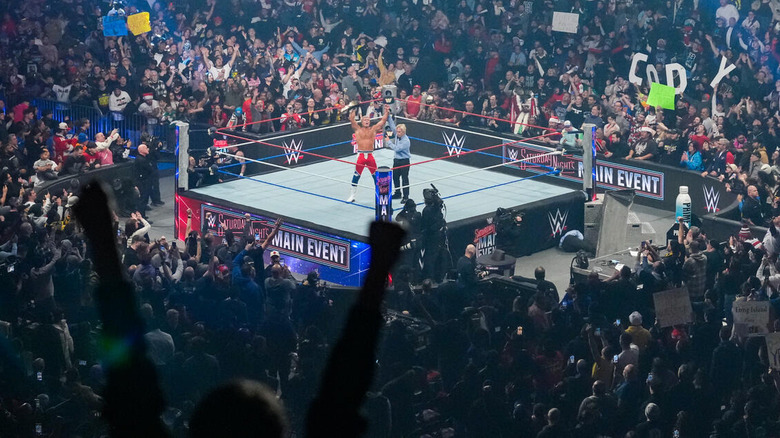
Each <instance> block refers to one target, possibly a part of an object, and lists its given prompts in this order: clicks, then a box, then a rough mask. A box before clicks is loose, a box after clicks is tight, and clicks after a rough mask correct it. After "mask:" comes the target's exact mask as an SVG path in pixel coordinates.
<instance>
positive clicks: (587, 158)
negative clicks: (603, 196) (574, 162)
mask: <svg viewBox="0 0 780 438" xmlns="http://www.w3.org/2000/svg"><path fill="white" fill-rule="evenodd" d="M582 130H583V131H584V134H585V135H584V137H585V138H583V139H582V149H583V150H582V189H583V190H584V191H585V192H586V193H587V194H588V199H590V200H591V201H595V200H596V125H594V124H592V123H586V124H584V125H582ZM588 149H590V151H589V150H588ZM586 175H590V178H588V177H587V176H586Z"/></svg>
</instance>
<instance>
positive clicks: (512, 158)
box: [506, 149, 517, 162]
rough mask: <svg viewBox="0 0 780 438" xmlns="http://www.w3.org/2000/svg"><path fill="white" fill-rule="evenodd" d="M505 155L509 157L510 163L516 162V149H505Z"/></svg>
mask: <svg viewBox="0 0 780 438" xmlns="http://www.w3.org/2000/svg"><path fill="white" fill-rule="evenodd" d="M506 153H507V155H509V161H510V162H514V161H517V149H507V151H506Z"/></svg>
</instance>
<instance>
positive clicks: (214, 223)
mask: <svg viewBox="0 0 780 438" xmlns="http://www.w3.org/2000/svg"><path fill="white" fill-rule="evenodd" d="M206 222H208V224H209V225H208V228H215V227H216V226H217V217H216V216H214V215H213V214H209V215H207V216H206Z"/></svg>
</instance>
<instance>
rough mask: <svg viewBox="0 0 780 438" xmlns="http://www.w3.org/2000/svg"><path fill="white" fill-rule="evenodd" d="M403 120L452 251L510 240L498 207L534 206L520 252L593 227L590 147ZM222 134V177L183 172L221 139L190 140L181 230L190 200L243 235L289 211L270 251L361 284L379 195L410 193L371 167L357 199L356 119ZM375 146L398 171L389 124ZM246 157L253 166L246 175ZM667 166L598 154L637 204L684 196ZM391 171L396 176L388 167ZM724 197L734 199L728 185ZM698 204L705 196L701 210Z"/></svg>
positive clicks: (418, 185)
mask: <svg viewBox="0 0 780 438" xmlns="http://www.w3.org/2000/svg"><path fill="white" fill-rule="evenodd" d="M397 123H405V124H406V127H407V135H408V136H409V138H410V141H411V152H412V157H411V160H410V164H409V165H408V166H409V179H410V184H409V190H410V195H409V196H410V198H411V199H413V200H414V201H415V202H416V203H417V204H418V211H422V209H423V196H422V191H423V189H425V188H430V187H431V184H433V185H435V186H436V188H437V189H438V190H439V192H440V196H441V198H442V199H443V200H444V203H445V205H446V220H447V225H448V228H447V236H448V240H449V249H450V251H451V254H452V255H453V257H455V258H456V257H458V256H459V255H460V254H461V253H462V251H463V249H464V248H465V246H466V245H467V244H469V243H474V244H476V245H477V250H478V255H482V254H489V253H491V252H492V251H493V250H494V249H495V248H496V246H497V243H498V244H499V245H500V243H501V242H497V241H496V240H497V239H499V238H500V236H499V234H498V233H497V232H496V224H494V223H493V217H494V216H495V212H496V209H497V208H499V207H502V208H507V209H514V210H517V211H522V212H523V213H524V216H523V223H522V226H521V233H522V242H520V245H519V246H520V247H521V249H520V253H521V254H519V255H527V254H531V253H534V252H537V251H540V250H543V249H547V248H550V247H553V246H555V245H557V243H558V241H559V239H560V237H561V236H562V235H563V234H565V233H566V232H568V231H570V230H572V229H577V230H582V229H583V221H584V208H583V205H584V202H585V200H586V199H585V198H586V196H585V194H584V193H583V192H582V190H581V188H582V158H581V157H578V156H575V155H566V154H562V153H561V152H557V151H555V150H554V149H550V148H547V147H543V146H539V145H537V144H533V143H531V142H528V141H527V140H519V139H518V138H517V137H509V136H507V137H502V136H500V135H498V134H496V133H489V132H482V131H480V132H474V131H466V130H462V129H459V128H456V127H451V126H442V125H437V124H434V123H428V122H420V121H416V120H407V119H404V118H401V117H398V118H397ZM249 130H250V131H251V128H250V129H249ZM215 137H216V138H217V139H218V141H220V143H218V145H219V147H218V149H217V153H218V154H219V156H220V159H219V160H215V161H217V162H216V163H215V164H216V166H212V167H211V171H212V172H214V173H215V177H214V178H213V179H220V180H221V182H216V183H213V184H210V185H204V186H200V187H192V186H191V184H192V181H184V173H185V172H186V171H185V169H186V168H185V166H186V163H187V161H186V159H187V158H188V156H189V155H192V156H194V157H198V156H199V155H201V154H203V153H204V152H205V151H206V150H207V149H208V148H209V147H210V146H213V144H212V143H211V141H212V140H207V141H204V140H199V141H197V142H193V143H191V144H190V145H189V149H188V151H181V150H180V151H179V152H180V159H179V171H178V172H177V175H178V179H177V200H176V214H177V219H176V233H177V237H178V238H179V239H183V238H184V237H185V235H184V234H185V224H186V220H187V219H186V211H187V208H190V209H191V210H192V211H193V212H195V214H194V215H193V218H192V228H193V229H194V230H200V231H206V230H209V231H211V232H212V233H214V234H215V235H217V236H222V235H224V233H225V231H228V230H231V231H233V233H234V234H235V235H236V236H237V237H238V236H241V235H242V233H243V230H244V227H245V225H246V218H245V216H244V214H245V213H249V214H250V215H251V219H250V222H251V223H250V226H251V230H252V233H253V234H255V235H256V236H258V237H259V238H260V239H261V240H263V239H264V238H265V236H267V234H268V233H269V232H270V230H271V228H272V225H273V221H274V220H275V219H276V218H277V217H282V218H283V219H284V222H285V223H284V226H282V228H281V230H280V232H279V233H278V234H277V235H276V237H275V238H274V239H273V240H272V242H271V243H270V247H269V251H267V253H270V250H277V251H279V252H280V254H281V255H282V257H283V258H284V259H285V262H286V265H287V266H288V267H289V268H290V269H291V270H292V271H293V272H296V273H299V274H302V275H305V274H306V273H308V272H310V271H312V270H317V271H318V272H319V274H320V278H322V279H323V280H325V281H329V282H333V283H337V284H342V285H346V286H359V285H360V284H361V283H362V281H363V279H364V276H365V273H366V270H367V268H368V261H369V256H370V250H369V247H368V244H367V243H366V242H367V236H368V228H369V223H370V222H371V221H372V220H375V219H376V217H377V214H378V213H380V212H381V211H382V210H381V209H379V208H378V205H377V202H376V201H377V200H378V199H382V200H384V201H385V202H387V204H388V205H387V206H386V207H387V209H386V210H385V212H386V214H387V216H388V217H389V216H390V215H392V214H393V211H395V212H396V213H397V212H398V211H399V210H400V209H401V207H402V206H401V205H398V204H399V200H392V199H388V197H387V196H385V195H386V194H387V191H386V190H388V191H389V192H391V193H392V191H393V190H395V189H397V187H389V188H387V189H383V192H382V193H381V194H380V192H379V191H378V190H377V189H376V186H375V184H374V180H373V179H372V178H371V176H370V175H369V172H368V171H367V170H364V171H363V175H362V177H361V178H360V181H359V183H358V188H357V194H356V199H355V202H353V203H350V202H347V201H346V200H347V198H348V196H349V195H350V188H351V179H352V175H353V172H354V171H355V163H356V161H357V158H358V157H357V154H356V153H355V149H354V146H353V142H352V141H351V139H352V128H351V126H350V125H349V124H348V123H344V122H342V123H339V124H335V125H329V126H321V127H315V128H309V129H301V130H296V131H291V132H284V131H282V132H278V133H273V134H268V135H264V136H258V135H254V134H252V133H251V132H244V131H242V130H220V131H219V132H218V133H217V135H216V136H215ZM222 141H226V142H227V147H225V143H221V142H222ZM196 143H198V144H196ZM238 151H241V152H243V154H244V157H243V159H244V160H245V161H244V162H243V163H241V162H238V160H239V159H240V158H242V157H239V156H238V155H237V152H238ZM212 152H214V149H212ZM373 156H374V158H375V160H376V163H377V166H379V167H380V168H381V167H383V166H385V167H388V168H390V171H391V172H392V171H395V170H397V169H392V163H393V151H392V150H390V149H386V148H383V139H382V135H381V133H380V134H379V135H377V138H376V140H375V150H374V153H373ZM242 164H244V165H246V170H245V172H244V175H243V176H241V175H240V173H241V171H240V169H241V166H242ZM656 168H662V167H661V166H657V165H656V166H653V167H652V168H651V169H640V168H637V167H634V166H631V165H628V164H624V162H607V161H599V162H598V163H597V166H596V172H597V180H598V183H599V189H600V190H603V189H625V188H631V189H634V190H636V192H637V202H638V203H645V202H647V203H648V204H650V205H655V206H657V207H659V208H664V209H668V206H667V205H666V204H670V205H673V204H674V196H672V195H671V192H672V191H674V195H676V187H675V188H674V189H670V188H669V187H668V184H669V183H670V177H669V175H668V174H665V173H664V171H662V170H655V169H656ZM675 171H676V170H675ZM380 178H382V179H383V183H386V182H387V181H388V178H389V175H388V174H385V175H380ZM701 180H702V181H706V180H707V179H705V178H701ZM675 183H676V181H675ZM705 190H706V189H705ZM722 198H723V199H722V200H721V201H722V202H728V200H727V199H726V196H722ZM643 201H645V202H643ZM393 202H395V204H396V205H393ZM704 204H705V203H704V202H702V203H701V204H699V205H704ZM711 204H712V202H709V204H707V205H711ZM699 205H697V204H696V203H695V202H694V209H697V208H698V207H699ZM708 208H717V206H716V207H711V206H710V207H708ZM695 212H696V211H695ZM266 257H268V255H266ZM266 261H268V260H266Z"/></svg>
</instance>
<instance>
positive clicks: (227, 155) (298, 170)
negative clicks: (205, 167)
mask: <svg viewBox="0 0 780 438" xmlns="http://www.w3.org/2000/svg"><path fill="white" fill-rule="evenodd" d="M218 154H220V155H224V156H226V157H232V158H235V159H238V160H245V161H249V162H251V163H257V164H263V165H266V166H270V167H275V168H277V169H282V170H290V171H293V172H298V173H302V174H304V175H309V176H316V177H317V178H325V179H329V180H331V181H336V182H340V183H347V184H350V185H352V182H350V181H345V180H343V179H339V178H333V177H330V176H325V175H321V174H317V173H312V172H307V171H305V170H301V169H298V168H296V167H286V166H282V165H280V164H274V163H268V162H266V161H260V160H256V159H254V158H246V157H241V156H239V155H235V154H230V153H227V152H218ZM226 167H227V166H226ZM357 187H362V188H365V189H373V188H374V186H365V185H358V186H357Z"/></svg>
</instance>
